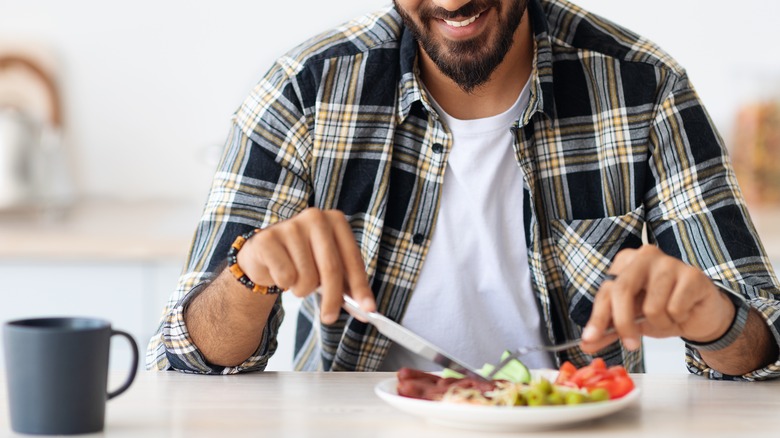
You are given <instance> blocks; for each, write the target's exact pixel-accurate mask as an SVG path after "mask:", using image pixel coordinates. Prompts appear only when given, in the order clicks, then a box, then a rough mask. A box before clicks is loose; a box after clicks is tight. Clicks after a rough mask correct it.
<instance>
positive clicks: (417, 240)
mask: <svg viewBox="0 0 780 438" xmlns="http://www.w3.org/2000/svg"><path fill="white" fill-rule="evenodd" d="M424 241H425V236H423V235H422V234H415V235H414V237H412V242H414V243H415V244H416V245H419V244H421V243H423V242H424Z"/></svg>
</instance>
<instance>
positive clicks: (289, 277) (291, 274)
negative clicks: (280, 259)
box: [273, 266, 298, 289]
mask: <svg viewBox="0 0 780 438" xmlns="http://www.w3.org/2000/svg"><path fill="white" fill-rule="evenodd" d="M273 277H274V279H275V280H276V285H277V286H279V287H280V288H282V289H289V288H290V287H291V286H292V285H294V284H295V282H296V281H297V277H298V275H297V273H296V271H295V269H292V268H290V267H287V266H284V267H280V268H279V269H277V270H276V272H274V275H273Z"/></svg>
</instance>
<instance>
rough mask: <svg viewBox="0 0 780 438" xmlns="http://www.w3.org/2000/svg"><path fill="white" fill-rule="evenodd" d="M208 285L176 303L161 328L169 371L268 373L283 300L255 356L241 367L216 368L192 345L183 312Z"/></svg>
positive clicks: (277, 306)
mask: <svg viewBox="0 0 780 438" xmlns="http://www.w3.org/2000/svg"><path fill="white" fill-rule="evenodd" d="M209 283H210V281H204V282H201V283H199V284H197V285H196V286H195V287H193V288H192V289H191V290H190V291H189V292H188V293H187V294H186V295H184V296H183V297H182V299H181V300H179V302H178V303H176V305H175V306H174V307H173V308H172V309H171V311H170V312H169V313H168V315H167V317H166V320H165V323H164V324H163V327H162V341H163V345H164V347H165V354H166V356H167V359H168V362H169V364H170V367H171V368H173V369H175V370H178V371H182V372H186V373H196V374H237V373H241V372H248V371H263V370H265V367H266V366H267V365H268V360H269V359H270V358H271V356H272V355H273V353H274V352H275V351H276V347H277V342H276V333H277V332H278V329H279V325H281V320H282V318H283V317H284V310H283V308H282V306H281V302H280V299H277V301H276V303H275V304H274V307H273V309H272V310H271V313H270V315H269V316H268V323H267V324H266V326H265V328H264V329H263V337H262V341H261V342H260V345H259V346H258V348H257V350H256V351H255V352H254V353H253V354H252V356H250V357H249V358H248V359H247V360H246V361H244V362H243V363H242V364H240V365H238V366H233V367H224V366H219V365H214V364H211V363H209V362H208V361H207V360H206V359H205V357H204V356H203V354H202V353H201V352H200V350H199V349H198V347H197V346H196V345H195V343H194V342H193V341H192V338H191V337H190V334H189V331H188V329H187V324H186V322H185V320H184V312H185V310H186V309H187V307H188V306H189V304H190V303H191V302H192V300H193V299H194V298H195V297H197V296H198V295H199V294H200V293H201V292H202V291H203V290H204V289H205V288H206V286H208V285H209Z"/></svg>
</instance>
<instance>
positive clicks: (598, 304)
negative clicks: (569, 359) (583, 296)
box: [580, 280, 614, 353]
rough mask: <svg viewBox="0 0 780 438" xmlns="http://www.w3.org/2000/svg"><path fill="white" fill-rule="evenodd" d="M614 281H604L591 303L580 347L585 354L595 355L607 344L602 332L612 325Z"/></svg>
mask: <svg viewBox="0 0 780 438" xmlns="http://www.w3.org/2000/svg"><path fill="white" fill-rule="evenodd" d="M613 284H614V281H611V280H610V281H605V282H603V283H602V284H601V287H600V288H599V291H598V292H597V293H596V298H595V299H594V301H593V310H592V311H591V314H590V318H589V319H588V323H587V324H586V325H585V329H584V330H583V331H582V343H581V345H580V347H581V348H582V350H583V351H585V352H586V353H595V352H597V351H598V350H600V349H602V348H604V347H605V346H607V345H608V344H609V342H607V340H606V339H605V337H604V331H605V330H607V328H608V327H609V326H610V325H611V324H612V304H611V290H612V287H613Z"/></svg>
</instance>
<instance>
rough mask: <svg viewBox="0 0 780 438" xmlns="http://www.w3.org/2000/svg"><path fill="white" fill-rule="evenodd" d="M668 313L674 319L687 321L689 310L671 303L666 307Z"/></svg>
mask: <svg viewBox="0 0 780 438" xmlns="http://www.w3.org/2000/svg"><path fill="white" fill-rule="evenodd" d="M666 313H667V314H668V315H669V317H670V318H671V319H672V320H674V321H685V320H686V319H687V312H686V311H685V309H684V308H683V307H681V306H678V305H674V304H669V305H668V306H667V307H666Z"/></svg>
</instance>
